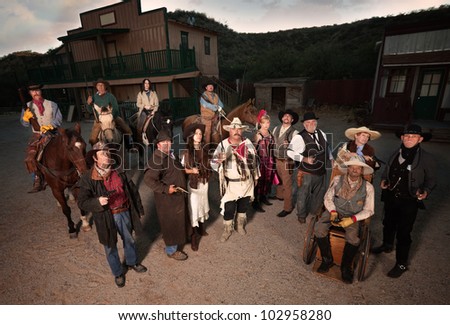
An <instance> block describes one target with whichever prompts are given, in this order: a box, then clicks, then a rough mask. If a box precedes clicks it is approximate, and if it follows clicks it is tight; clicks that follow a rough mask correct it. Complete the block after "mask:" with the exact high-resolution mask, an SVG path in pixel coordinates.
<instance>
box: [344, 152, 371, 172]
mask: <svg viewBox="0 0 450 325" xmlns="http://www.w3.org/2000/svg"><path fill="white" fill-rule="evenodd" d="M344 164H345V167H342V166H339V169H340V170H341V172H343V173H346V172H347V167H348V166H361V167H363V174H364V175H370V174H373V168H372V167H370V166H369V165H367V164H366V163H365V162H364V158H363V157H360V156H352V157H350V159H349V160H348V161H344Z"/></svg>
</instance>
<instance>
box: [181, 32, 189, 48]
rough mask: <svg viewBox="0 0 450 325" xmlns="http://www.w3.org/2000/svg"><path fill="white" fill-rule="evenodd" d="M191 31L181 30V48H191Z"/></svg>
mask: <svg viewBox="0 0 450 325" xmlns="http://www.w3.org/2000/svg"><path fill="white" fill-rule="evenodd" d="M188 36H189V33H188V32H181V48H182V49H184V50H187V49H188V48H189V38H188Z"/></svg>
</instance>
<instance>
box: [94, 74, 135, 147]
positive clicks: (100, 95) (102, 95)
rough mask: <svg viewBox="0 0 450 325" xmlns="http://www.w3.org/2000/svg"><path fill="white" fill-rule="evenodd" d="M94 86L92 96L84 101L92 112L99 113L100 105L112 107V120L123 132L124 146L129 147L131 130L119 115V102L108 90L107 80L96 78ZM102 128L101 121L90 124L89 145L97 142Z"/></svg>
mask: <svg viewBox="0 0 450 325" xmlns="http://www.w3.org/2000/svg"><path fill="white" fill-rule="evenodd" d="M93 85H94V87H95V89H97V91H96V93H95V94H94V96H91V95H89V97H88V98H87V100H86V103H87V104H88V105H89V107H90V109H91V111H92V113H93V114H97V116H98V114H99V113H100V111H101V109H102V107H109V106H111V108H112V112H111V113H112V116H113V118H114V122H115V123H116V127H117V128H118V129H119V130H120V131H121V132H122V133H123V135H124V143H125V146H127V147H129V146H130V145H131V135H132V131H131V129H130V127H129V126H128V125H127V123H125V121H124V120H123V119H122V118H121V117H120V116H119V114H120V111H119V104H118V103H117V99H116V97H115V96H114V95H113V94H112V93H111V92H109V91H108V88H109V82H108V81H106V80H103V79H98V80H97V81H95V82H94V84H93ZM101 129H102V126H101V123H99V122H97V120H96V122H94V125H93V126H92V131H91V134H90V136H89V143H90V144H91V145H94V144H95V143H97V142H98V141H99V140H98V135H99V133H100V131H101Z"/></svg>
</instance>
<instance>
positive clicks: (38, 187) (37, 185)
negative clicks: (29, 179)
mask: <svg viewBox="0 0 450 325" xmlns="http://www.w3.org/2000/svg"><path fill="white" fill-rule="evenodd" d="M42 190H43V186H42V177H41V175H40V173H39V172H36V173H35V174H34V183H33V188H32V189H31V190H30V191H28V193H36V192H39V191H42Z"/></svg>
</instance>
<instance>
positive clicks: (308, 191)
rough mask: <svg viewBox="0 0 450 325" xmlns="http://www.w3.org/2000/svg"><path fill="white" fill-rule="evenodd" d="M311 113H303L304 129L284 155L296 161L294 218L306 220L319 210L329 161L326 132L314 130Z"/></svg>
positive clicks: (329, 151) (330, 155)
mask: <svg viewBox="0 0 450 325" xmlns="http://www.w3.org/2000/svg"><path fill="white" fill-rule="evenodd" d="M318 119H319V118H318V117H316V115H315V114H314V112H306V113H305V114H304V115H303V120H302V122H303V127H304V129H303V130H302V131H301V132H300V133H299V134H298V135H296V136H295V137H294V138H293V139H292V141H291V144H290V145H289V147H288V152H287V155H288V156H289V157H290V158H292V159H293V160H295V161H297V162H298V163H299V167H298V174H297V185H298V186H299V189H298V192H297V217H298V221H299V222H300V223H305V222H306V218H307V217H308V216H309V215H312V216H315V215H317V214H319V213H320V210H321V208H322V206H323V197H324V195H325V191H326V189H327V188H326V172H327V171H326V165H327V161H328V160H332V159H333V156H332V154H331V150H330V146H329V145H328V142H327V138H326V135H325V133H324V132H323V131H322V130H319V129H317V120H318Z"/></svg>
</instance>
